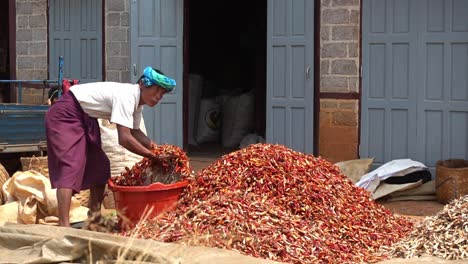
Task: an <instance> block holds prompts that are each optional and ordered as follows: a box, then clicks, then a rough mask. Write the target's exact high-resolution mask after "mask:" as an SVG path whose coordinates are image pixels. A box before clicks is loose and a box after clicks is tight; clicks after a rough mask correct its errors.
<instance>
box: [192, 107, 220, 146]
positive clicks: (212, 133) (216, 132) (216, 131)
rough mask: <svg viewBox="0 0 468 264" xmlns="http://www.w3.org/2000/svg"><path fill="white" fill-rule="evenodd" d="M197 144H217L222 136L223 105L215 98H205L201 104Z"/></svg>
mask: <svg viewBox="0 0 468 264" xmlns="http://www.w3.org/2000/svg"><path fill="white" fill-rule="evenodd" d="M197 125H198V129H197V135H196V141H197V143H199V144H200V143H206V142H216V141H218V140H219V137H220V135H221V104H220V103H218V102H216V99H215V98H204V99H202V100H201V102H200V113H199V116H198V124H197Z"/></svg>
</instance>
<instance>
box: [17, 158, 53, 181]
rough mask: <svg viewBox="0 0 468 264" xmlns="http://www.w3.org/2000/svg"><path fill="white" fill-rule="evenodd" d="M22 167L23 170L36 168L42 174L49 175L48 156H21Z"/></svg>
mask: <svg viewBox="0 0 468 264" xmlns="http://www.w3.org/2000/svg"><path fill="white" fill-rule="evenodd" d="M20 161H21V167H22V168H23V171H28V170H35V171H37V172H39V173H41V174H42V175H44V176H46V177H49V166H48V163H47V157H36V156H32V157H21V158H20Z"/></svg>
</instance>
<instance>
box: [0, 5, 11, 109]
mask: <svg viewBox="0 0 468 264" xmlns="http://www.w3.org/2000/svg"><path fill="white" fill-rule="evenodd" d="M9 2H10V1H0V36H2V37H1V38H0V80H8V79H10V52H9V43H10V32H9V14H8V10H9V6H8V5H9ZM9 87H10V85H9V84H7V83H0V103H7V102H9V101H10V89H9Z"/></svg>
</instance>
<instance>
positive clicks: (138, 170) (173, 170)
mask: <svg viewBox="0 0 468 264" xmlns="http://www.w3.org/2000/svg"><path fill="white" fill-rule="evenodd" d="M152 151H153V153H155V154H156V156H164V157H166V158H162V159H159V160H154V159H148V158H143V159H142V160H141V161H139V162H137V163H135V165H133V167H132V168H131V169H129V168H128V167H125V171H123V172H122V173H121V175H120V176H117V177H114V178H112V180H113V181H114V183H115V184H116V185H122V186H141V185H147V184H151V183H153V182H156V180H155V179H150V177H152V175H151V172H152V171H154V170H155V169H156V168H157V170H158V173H160V174H161V175H168V176H172V175H177V177H169V178H171V179H169V180H170V181H180V180H182V179H185V178H186V177H188V176H189V175H190V174H191V173H192V169H191V168H190V165H189V161H188V157H187V154H186V153H185V152H184V151H183V150H182V149H180V148H179V147H177V146H174V145H168V144H165V145H153V147H152ZM166 178H167V177H166ZM162 183H165V184H169V183H172V182H162Z"/></svg>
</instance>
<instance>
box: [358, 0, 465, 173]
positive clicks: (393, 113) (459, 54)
mask: <svg viewBox="0 0 468 264" xmlns="http://www.w3.org/2000/svg"><path fill="white" fill-rule="evenodd" d="M362 32H363V36H362V37H363V39H362V66H363V74H362V116H361V146H360V156H361V157H375V166H378V165H381V164H382V163H385V162H388V161H390V160H393V159H398V158H411V159H413V160H417V161H420V162H423V163H424V164H426V165H428V166H430V167H434V166H435V163H436V162H437V160H439V159H447V158H463V159H467V158H468V1H466V0H431V1H428V0H411V1H408V0H386V1H385V0H364V1H363V23H362Z"/></svg>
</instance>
